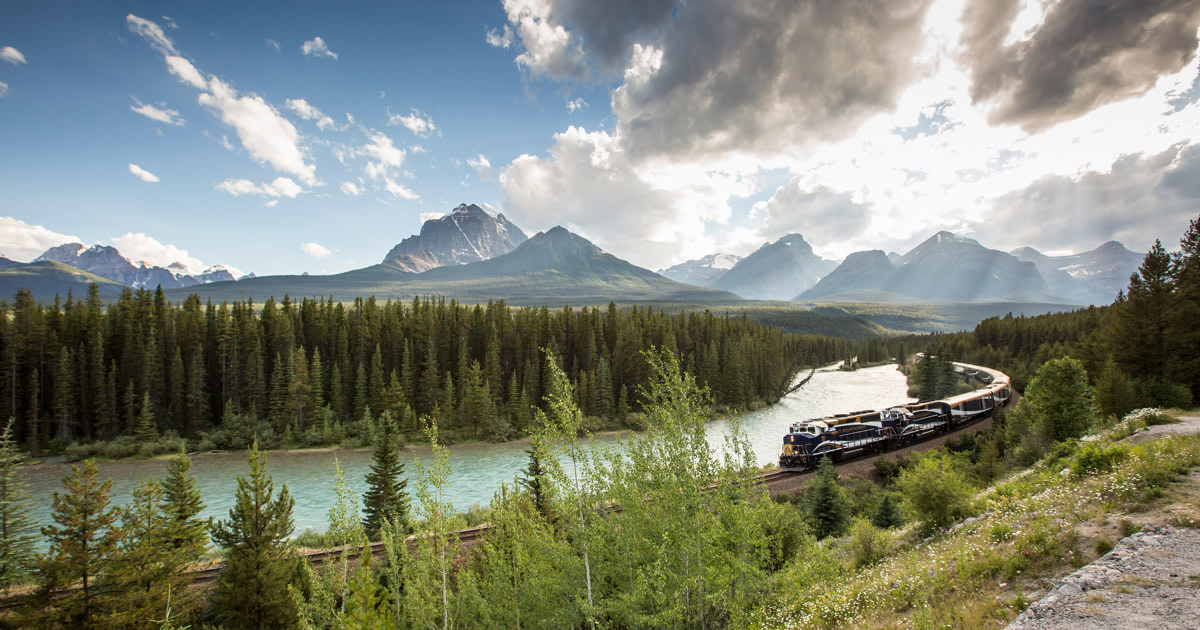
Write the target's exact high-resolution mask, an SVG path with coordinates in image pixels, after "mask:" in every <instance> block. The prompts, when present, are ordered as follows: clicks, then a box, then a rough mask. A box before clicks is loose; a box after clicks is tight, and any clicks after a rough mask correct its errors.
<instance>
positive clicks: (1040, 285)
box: [885, 231, 1055, 302]
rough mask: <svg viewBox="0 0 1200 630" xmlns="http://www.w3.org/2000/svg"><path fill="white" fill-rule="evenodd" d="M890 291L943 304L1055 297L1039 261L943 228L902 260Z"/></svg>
mask: <svg viewBox="0 0 1200 630" xmlns="http://www.w3.org/2000/svg"><path fill="white" fill-rule="evenodd" d="M900 261H901V264H900V266H899V268H898V269H897V270H896V273H895V275H893V276H892V278H891V279H890V280H889V281H888V283H887V285H886V286H885V290H887V291H889V292H892V293H898V294H901V295H906V296H911V297H915V298H920V299H922V300H931V301H940V302H981V301H1003V300H1010V301H1021V302H1052V301H1054V299H1055V296H1053V295H1052V294H1051V293H1050V290H1049V288H1048V287H1047V286H1046V281H1045V280H1043V279H1042V275H1041V274H1040V273H1038V270H1037V267H1035V266H1034V265H1033V263H1028V262H1022V261H1020V260H1017V258H1016V257H1015V256H1013V255H1011V254H1007V253H1005V252H1002V251H997V250H994V249H988V248H986V247H984V246H983V245H980V244H979V241H976V240H974V239H970V238H964V237H961V236H958V235H956V234H952V233H950V232H944V231H943V232H938V233H937V234H934V235H933V236H931V237H930V238H929V239H928V240H926V241H925V242H924V243H921V244H920V245H918V246H916V247H915V248H914V249H913V250H912V251H910V252H908V253H907V254H905V255H904V257H903V258H901V259H900Z"/></svg>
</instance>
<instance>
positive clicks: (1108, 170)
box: [0, 0, 1200, 275]
mask: <svg viewBox="0 0 1200 630" xmlns="http://www.w3.org/2000/svg"><path fill="white" fill-rule="evenodd" d="M867 4H871V3H870V2H868V3H867ZM856 6H858V5H856ZM862 9H863V7H862V6H858V9H857V10H856V11H852V10H851V7H843V6H842V5H840V4H835V5H830V4H828V3H822V2H815V0H814V1H813V2H806V1H804V0H779V1H777V2H767V1H764V2H762V3H727V2H725V3H723V2H717V1H715V0H714V1H705V0H696V1H692V2H687V3H682V2H681V3H675V2H672V1H669V0H644V1H643V0H637V1H635V0H628V1H624V0H622V1H614V2H611V3H594V2H586V1H584V0H489V1H487V2H455V3H408V2H389V3H369V2H363V3H352V4H341V5H334V4H331V3H316V2H313V3H305V2H287V3H283V2H251V3H240V2H239V3H228V2H203V3H194V2H142V3H137V2H133V3H118V2H90V3H89V2H62V1H56V0H46V1H37V2H0V94H2V96H0V144H2V145H3V152H2V153H0V156H2V157H0V190H2V191H3V195H2V199H3V201H2V202H0V217H4V218H3V219H2V220H0V251H2V252H4V253H5V254H7V255H9V256H10V257H12V258H15V259H18V260H29V259H31V258H33V257H34V256H36V255H37V254H38V253H40V251H42V250H44V249H45V248H46V247H49V246H51V245H55V244H59V243H63V242H70V241H75V240H79V241H82V242H84V243H87V244H92V243H104V244H114V245H117V246H118V247H119V248H120V249H121V250H122V252H124V253H126V255H128V256H129V257H131V258H134V259H145V260H147V261H149V262H152V263H155V264H166V263H168V262H172V261H175V260H182V261H184V262H188V263H190V264H192V265H194V266H207V265H212V264H216V263H223V264H228V265H232V266H234V267H236V268H238V269H241V270H243V271H247V272H249V271H253V272H256V273H258V274H260V275H262V274H268V273H300V272H302V271H309V272H313V273H323V272H337V271H344V270H347V269H352V268H357V267H361V266H365V265H368V264H372V263H375V262H378V261H379V260H380V259H381V258H382V256H383V254H384V253H386V252H387V251H388V250H389V249H390V248H391V247H392V245H394V244H395V243H397V242H399V241H400V240H402V239H403V238H404V237H406V236H408V235H410V234H412V233H415V232H416V231H417V230H418V229H419V227H420V223H421V220H422V217H429V216H431V215H433V214H438V213H442V212H446V211H448V210H450V209H452V208H453V207H454V206H456V205H458V204H459V203H463V202H468V203H480V204H487V205H490V206H491V207H493V208H495V209H496V210H499V211H503V212H505V213H506V215H507V216H508V217H509V218H510V219H512V220H513V221H515V222H516V223H517V224H518V225H520V226H521V227H523V228H524V229H525V230H526V231H527V232H530V233H532V232H534V231H537V230H542V229H546V228H549V227H551V226H553V225H555V224H563V225H565V226H567V227H568V228H570V229H573V230H575V231H577V232H580V233H582V234H583V235H585V236H587V237H589V238H591V239H593V240H594V241H595V242H596V243H597V244H598V245H600V246H601V247H602V248H604V249H606V250H608V251H611V252H613V253H615V254H617V255H619V256H622V257H624V258H627V259H629V260H631V261H632V262H635V263H637V264H640V265H643V266H646V267H651V268H657V267H661V266H665V265H668V264H671V263H675V262H680V261H682V260H684V259H686V258H691V257H698V256H700V255H703V254H706V253H709V252H712V251H717V250H722V251H731V252H734V253H739V254H745V253H748V252H749V251H751V250H753V249H754V248H755V247H757V246H758V245H760V244H761V243H762V242H764V241H767V240H774V239H776V238H778V237H779V236H782V235H783V234H786V233H789V232H800V233H802V234H804V235H805V237H806V238H807V239H808V240H809V241H810V242H811V243H812V244H813V245H814V247H815V248H816V249H817V251H818V253H821V254H823V255H825V256H827V257H830V258H840V257H841V256H844V255H846V254H848V253H850V252H851V251H856V250H859V249H870V248H882V249H885V250H898V251H904V250H905V249H906V248H908V247H911V246H912V245H914V244H916V243H917V242H919V241H920V240H922V239H923V238H925V237H927V236H928V235H930V234H932V233H933V232H934V231H936V230H938V229H951V230H954V231H956V232H958V233H961V234H965V235H968V236H973V237H975V238H978V239H979V240H980V241H981V242H983V243H984V244H985V245H988V246H991V247H997V248H1001V249H1011V248H1014V247H1018V246H1021V245H1032V246H1034V247H1037V248H1039V249H1041V250H1043V251H1047V252H1052V253H1055V252H1071V251H1081V250H1084V249H1091V248H1092V247H1095V246H1096V245H1099V244H1100V243H1101V242H1103V241H1105V240H1108V239H1110V238H1116V239H1119V240H1122V241H1123V242H1125V243H1126V245H1128V246H1129V247H1131V248H1133V249H1135V250H1144V249H1146V248H1147V247H1148V246H1149V244H1150V243H1151V242H1152V241H1153V239H1154V238H1155V237H1162V238H1163V239H1164V240H1165V241H1168V242H1172V241H1173V240H1174V239H1176V238H1178V235H1179V234H1180V233H1181V232H1182V230H1183V228H1184V227H1186V224H1187V221H1188V219H1190V218H1195V216H1196V215H1197V213H1198V208H1200V205H1198V203H1197V201H1198V200H1200V189H1198V188H1200V187H1198V186H1196V185H1194V184H1192V183H1191V182H1193V181H1196V178H1193V177H1192V175H1193V174H1196V175H1200V150H1194V149H1193V141H1194V139H1196V138H1198V137H1200V134H1197V131H1198V130H1200V111H1198V110H1200V107H1198V106H1197V105H1196V97H1197V94H1198V92H1200V90H1197V89H1196V85H1197V62H1196V54H1195V53H1196V48H1197V44H1196V42H1197V37H1196V34H1197V25H1198V24H1200V9H1197V8H1196V7H1195V6H1193V5H1190V4H1188V3H1184V2H1166V3H1162V4H1161V5H1157V6H1156V7H1154V8H1152V9H1151V8H1146V7H1144V6H1143V3H1140V2H1135V1H1133V0H1129V1H1126V2H1115V3H1111V5H1110V6H1109V7H1108V9H1107V11H1106V12H1104V13H1102V14H1101V15H1099V16H1097V15H1094V13H1095V12H1094V11H1093V12H1091V13H1088V7H1087V2H1085V1H1084V0H1063V1H1062V2H1058V3H1049V2H1042V1H1040V0H1028V1H1022V0H995V1H989V0H969V1H965V2H964V1H961V0H960V1H950V0H932V1H931V0H909V1H906V2H885V1H883V0H880V2H878V6H877V7H875V9H874V10H873V11H866V12H865V13H864V11H863V10H862ZM1063 25H1069V26H1070V25H1079V26H1080V27H1079V28H1063ZM1147 29H1149V30H1150V31H1151V32H1152V33H1154V34H1155V37H1150V38H1146V37H1139V36H1138V35H1137V33H1139V32H1143V31H1145V30H1147ZM1079 50H1092V51H1098V53H1097V54H1091V55H1078V54H1077V51H1079ZM1048 59H1054V60H1057V63H1056V64H1048V63H1046V61H1047V60H1048ZM1050 66H1053V68H1054V72H1056V73H1057V74H1047V73H1048V71H1047V70H1045V68H1047V67H1050ZM1047 86H1049V87H1047Z"/></svg>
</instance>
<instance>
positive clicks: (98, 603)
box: [40, 459, 123, 629]
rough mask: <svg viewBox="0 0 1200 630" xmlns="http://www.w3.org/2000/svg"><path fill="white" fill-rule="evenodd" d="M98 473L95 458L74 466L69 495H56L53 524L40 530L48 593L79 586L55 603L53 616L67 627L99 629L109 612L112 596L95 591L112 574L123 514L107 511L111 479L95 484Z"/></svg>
mask: <svg viewBox="0 0 1200 630" xmlns="http://www.w3.org/2000/svg"><path fill="white" fill-rule="evenodd" d="M97 474H99V471H98V470H97V469H96V464H95V462H93V461H92V460H90V459H89V460H87V461H86V462H84V466H83V468H80V467H79V466H72V467H71V474H70V475H68V476H67V477H65V478H64V479H63V488H64V490H65V492H62V493H60V492H57V491H56V492H55V493H54V500H53V501H54V512H53V513H52V514H51V518H52V519H53V520H54V524H53V525H47V526H45V527H42V535H43V536H45V537H46V542H47V543H48V544H49V549H48V550H47V552H46V554H45V555H44V556H42V558H41V561H40V565H41V567H40V568H41V577H42V579H41V583H42V587H43V590H44V592H47V593H48V592H50V591H52V590H55V589H59V588H63V587H68V586H71V585H78V586H79V588H74V589H70V590H68V591H67V592H66V594H65V595H64V596H63V597H62V598H61V599H58V600H56V601H55V603H54V610H53V611H52V613H51V616H52V617H53V618H54V619H55V621H57V622H58V623H60V624H61V625H62V627H67V628H81V629H89V628H97V627H100V618H101V617H103V616H104V615H106V614H108V613H109V612H110V610H111V597H110V594H109V593H104V592H100V591H98V590H97V588H96V583H97V582H98V581H101V580H104V579H106V578H108V577H109V576H110V575H111V572H112V569H113V561H114V559H115V557H116V553H117V547H118V545H119V544H120V542H121V538H122V534H123V532H122V530H121V528H120V527H119V526H118V525H117V518H118V516H119V515H120V510H118V509H117V508H115V507H111V508H110V507H109V495H110V494H111V492H112V480H111V479H105V480H104V481H103V482H97V480H96V475H97Z"/></svg>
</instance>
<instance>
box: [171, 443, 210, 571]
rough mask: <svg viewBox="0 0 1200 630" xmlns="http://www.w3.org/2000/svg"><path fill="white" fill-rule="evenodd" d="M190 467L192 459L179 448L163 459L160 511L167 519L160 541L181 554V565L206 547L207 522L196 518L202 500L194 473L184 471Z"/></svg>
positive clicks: (197, 556)
mask: <svg viewBox="0 0 1200 630" xmlns="http://www.w3.org/2000/svg"><path fill="white" fill-rule="evenodd" d="M191 468H192V460H191V459H190V458H189V457H188V456H187V453H184V452H183V450H182V449H181V450H180V451H179V454H178V455H177V456H175V457H174V458H173V459H171V461H170V462H168V463H167V476H166V478H165V479H163V481H162V501H163V506H162V507H163V509H162V512H163V516H164V517H165V520H166V521H167V523H168V526H167V536H166V539H165V540H164V541H163V542H164V543H165V544H166V545H168V546H169V547H170V548H171V549H173V550H174V551H176V552H177V553H179V554H181V556H182V563H183V564H185V565H186V564H190V563H193V562H196V561H198V560H199V559H200V558H201V557H202V556H204V554H205V552H206V551H207V550H208V533H207V531H206V529H207V526H206V523H205V521H203V520H201V519H200V512H201V511H203V510H204V502H203V500H202V499H201V498H200V488H198V487H197V486H196V477H195V476H194V475H190V474H188V471H190V470H191Z"/></svg>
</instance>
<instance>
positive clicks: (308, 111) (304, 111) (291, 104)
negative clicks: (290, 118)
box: [287, 98, 337, 131]
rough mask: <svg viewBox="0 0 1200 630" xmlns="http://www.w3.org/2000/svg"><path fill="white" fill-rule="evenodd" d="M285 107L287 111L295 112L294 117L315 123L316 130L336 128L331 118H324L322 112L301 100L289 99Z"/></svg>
mask: <svg viewBox="0 0 1200 630" xmlns="http://www.w3.org/2000/svg"><path fill="white" fill-rule="evenodd" d="M287 106H288V109H290V110H292V111H293V112H296V115H297V116H299V117H301V118H303V119H304V120H315V121H317V129H321V130H322V131H324V130H326V129H332V128H334V127H336V126H337V124H336V123H334V122H333V119H332V118H330V117H329V116H326V115H325V113H324V112H322V111H321V110H319V109H317V108H316V107H314V106H313V105H312V103H309V102H308V101H306V100H304V99H302V98H289V99H288V100H287Z"/></svg>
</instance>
